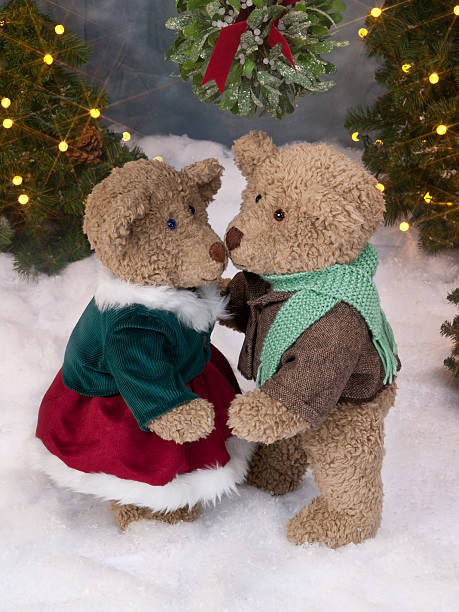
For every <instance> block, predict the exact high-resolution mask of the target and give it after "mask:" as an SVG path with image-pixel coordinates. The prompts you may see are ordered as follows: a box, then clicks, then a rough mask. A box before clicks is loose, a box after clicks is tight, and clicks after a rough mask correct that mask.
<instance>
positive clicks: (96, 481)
mask: <svg viewBox="0 0 459 612" xmlns="http://www.w3.org/2000/svg"><path fill="white" fill-rule="evenodd" d="M226 446H227V449H228V452H229V454H230V457H231V459H230V460H229V461H228V463H227V464H226V465H224V466H223V467H216V468H210V469H201V470H195V471H194V472H189V473H187V474H179V475H178V476H176V477H175V478H174V480H172V481H171V482H169V483H167V484H166V485H164V486H152V485H149V484H147V483H145V482H138V481H135V480H125V479H123V478H118V477H117V476H113V475H112V474H105V473H103V472H99V473H92V474H87V473H85V472H80V471H79V470H74V469H73V468H70V467H69V466H68V465H66V464H65V463H64V462H63V461H61V459H59V458H58V457H56V456H55V455H52V454H51V453H50V452H49V451H48V450H47V448H46V447H45V446H44V444H43V443H42V442H41V440H39V439H38V438H34V439H33V440H31V441H30V460H31V464H32V467H33V468H34V469H36V470H38V471H41V472H44V473H45V474H47V475H48V476H49V477H50V478H51V480H52V481H53V482H55V483H56V484H57V485H59V486H61V487H65V488H68V489H71V490H72V491H75V492H77V493H85V494H88V495H95V496H96V497H99V498H101V499H104V500H114V501H118V502H119V503H121V504H135V505H136V506H142V507H146V508H151V510H152V511H153V512H172V511H174V510H177V509H178V508H184V507H185V506H189V507H190V508H191V507H193V506H194V505H195V504H197V503H199V502H201V503H203V504H206V503H216V502H217V501H219V500H220V498H221V497H222V496H223V495H227V494H230V493H235V492H236V491H237V488H236V485H237V484H240V483H241V482H243V481H244V479H245V476H246V473H247V469H248V464H249V461H250V458H251V456H252V453H253V451H254V449H255V446H256V445H255V444H254V443H253V442H247V441H245V440H240V439H239V438H236V437H234V436H233V437H231V438H229V439H228V440H227V441H226Z"/></svg>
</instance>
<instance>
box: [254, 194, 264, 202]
mask: <svg viewBox="0 0 459 612" xmlns="http://www.w3.org/2000/svg"><path fill="white" fill-rule="evenodd" d="M262 197H263V196H262V195H261V193H259V194H258V195H257V197H256V198H255V202H259V201H260V200H261V198H262Z"/></svg>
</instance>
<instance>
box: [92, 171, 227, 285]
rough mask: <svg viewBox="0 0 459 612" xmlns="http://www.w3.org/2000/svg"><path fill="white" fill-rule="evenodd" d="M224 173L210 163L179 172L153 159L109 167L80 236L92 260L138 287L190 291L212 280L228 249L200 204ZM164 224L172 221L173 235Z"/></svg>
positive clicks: (95, 191)
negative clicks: (83, 234)
mask: <svg viewBox="0 0 459 612" xmlns="http://www.w3.org/2000/svg"><path fill="white" fill-rule="evenodd" d="M222 171H223V168H222V167H221V166H220V165H219V163H218V162H217V160H215V159H208V160H204V161H202V162H198V163H197V164H193V165H192V166H189V167H188V168H184V169H183V170H182V171H181V172H178V171H177V170H175V169H174V168H172V167H171V166H169V165H167V164H165V163H163V162H160V161H157V160H148V161H147V160H137V161H133V162H128V163H127V164H125V165H124V166H123V167H122V168H114V169H113V170H112V172H111V174H110V176H109V177H107V178H106V179H105V180H103V181H102V182H101V183H99V184H98V185H96V187H95V188H94V189H93V191H92V193H91V195H90V196H89V197H88V203H87V205H86V214H85V219H84V231H85V232H86V234H87V235H88V238H89V241H90V243H91V246H92V248H93V249H95V251H96V253H97V257H98V258H99V259H100V261H101V262H102V263H103V264H104V265H105V266H106V267H107V268H108V269H109V270H111V271H112V272H113V274H114V275H115V276H117V277H118V278H120V279H122V280H124V281H127V282H129V283H135V284H138V285H152V284H157V285H170V286H172V287H195V286H200V285H205V284H207V283H210V282H214V281H216V280H217V279H218V278H219V277H220V276H221V273H222V272H223V270H224V269H225V266H226V252H225V248H224V245H223V244H222V243H221V241H220V239H219V238H218V236H217V234H215V232H214V231H213V230H212V229H211V227H210V225H209V223H208V220H207V212H206V207H207V205H208V204H209V202H210V201H211V200H212V197H213V195H214V194H215V193H216V192H217V191H218V189H219V187H220V183H221V181H220V177H221V173H222ZM190 206H192V207H193V208H194V209H195V211H196V212H195V215H193V214H191V211H190V208H189V207H190ZM169 219H174V220H175V221H176V223H177V227H176V229H174V230H173V231H171V230H170V229H169V227H168V226H167V221H168V220H169ZM214 245H219V248H218V254H216V253H217V251H216V248H215V247H214V248H213V249H212V247H213V246H214Z"/></svg>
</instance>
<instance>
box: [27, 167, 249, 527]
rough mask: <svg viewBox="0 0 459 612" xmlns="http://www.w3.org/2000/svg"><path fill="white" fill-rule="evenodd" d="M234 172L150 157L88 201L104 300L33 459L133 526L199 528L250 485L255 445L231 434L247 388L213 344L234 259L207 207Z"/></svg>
mask: <svg viewBox="0 0 459 612" xmlns="http://www.w3.org/2000/svg"><path fill="white" fill-rule="evenodd" d="M222 170H223V168H222V167H221V166H220V165H219V163H218V162H217V160H215V159H206V160H204V161H199V162H196V163H194V164H192V165H190V166H187V167H185V168H183V169H182V170H181V171H177V170H175V169H174V168H173V167H171V166H169V165H168V164H166V163H165V162H164V161H162V159H161V158H156V159H154V160H144V159H141V160H137V161H132V162H128V163H126V164H125V165H124V166H123V167H121V168H115V169H113V170H112V172H111V174H110V175H109V176H108V177H107V178H105V179H104V180H103V181H102V182H101V183H99V184H98V185H96V187H95V188H94V189H93V191H92V193H91V195H90V196H89V197H88V201H87V206H86V210H85V216H84V228H83V229H84V231H85V233H86V234H87V236H88V238H89V241H90V244H91V247H92V248H93V249H94V251H95V254H96V257H97V259H98V265H99V272H98V278H97V282H96V289H95V294H94V297H93V299H92V300H91V301H90V303H89V305H88V306H87V308H86V310H85V311H84V313H83V314H82V315H81V318H80V319H79V321H78V323H77V324H76V326H75V328H74V330H73V332H72V334H71V336H70V339H69V342H68V344H67V348H66V351H65V357H64V362H63V366H62V369H61V370H60V371H59V372H58V374H57V376H56V378H55V380H54V382H53V383H52V385H51V386H50V388H49V389H48V391H47V392H46V394H45V396H44V398H43V401H42V403H41V406H40V410H39V415H38V424H37V429H36V439H35V448H34V462H35V465H36V467H37V468H38V469H40V470H42V471H44V472H45V473H47V474H48V475H49V476H50V477H51V479H52V480H54V481H55V482H56V483H57V484H58V485H61V486H64V487H67V488H69V489H71V490H73V491H77V492H80V493H86V494H92V495H95V496H97V497H99V498H101V499H105V500H109V501H110V502H111V506H112V509H113V512H114V516H115V519H116V520H117V522H118V523H119V525H120V527H121V528H122V529H124V528H126V526H127V525H128V524H129V523H130V522H132V521H135V520H138V519H142V518H146V519H159V520H162V521H165V522H168V523H176V522H179V521H192V520H194V519H196V518H197V517H198V516H199V513H200V508H201V504H203V503H206V502H212V501H215V500H217V499H219V498H220V497H221V496H222V495H223V494H225V493H228V492H231V491H233V490H234V489H235V487H236V485H237V484H238V483H239V482H241V481H242V480H243V479H244V477H245V472H246V469H247V465H248V460H249V457H250V454H251V450H250V444H248V443H247V442H245V441H242V440H238V439H237V438H235V437H234V436H231V432H230V430H229V428H228V425H227V417H228V414H227V411H228V406H229V404H230V402H231V400H232V399H233V398H234V396H235V394H236V392H238V391H239V387H238V385H237V382H236V379H235V376H234V373H233V372H232V370H231V368H230V366H229V364H228V362H227V361H226V359H225V358H224V357H223V355H222V354H221V353H220V352H219V351H218V350H217V349H216V348H215V347H213V346H212V345H211V344H210V334H211V331H212V328H213V325H214V323H215V322H216V320H217V319H218V318H224V317H225V298H222V297H221V295H220V291H219V289H218V284H217V283H218V280H219V279H220V276H221V273H222V272H223V270H224V268H225V266H226V262H227V256H226V249H225V246H224V244H223V243H222V242H221V240H220V239H219V238H218V236H217V235H216V234H215V233H214V231H213V230H212V229H211V227H210V225H209V223H208V218H207V210H206V209H207V206H208V204H209V203H210V202H211V201H212V199H213V196H214V195H215V193H216V192H217V191H218V189H219V188H220V184H221V178H220V177H221V173H222Z"/></svg>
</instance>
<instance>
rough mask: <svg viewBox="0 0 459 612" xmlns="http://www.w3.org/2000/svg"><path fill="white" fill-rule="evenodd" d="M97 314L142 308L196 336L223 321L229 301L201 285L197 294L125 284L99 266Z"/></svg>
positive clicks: (216, 288) (166, 287)
mask: <svg viewBox="0 0 459 612" xmlns="http://www.w3.org/2000/svg"><path fill="white" fill-rule="evenodd" d="M94 298H95V301H96V304H97V307H98V308H99V310H108V309H109V308H125V307H127V306H130V305H131V304H141V305H142V306H146V307H147V308H150V309H152V310H167V311H168V312H173V313H174V314H175V316H176V317H177V318H178V320H179V321H180V322H181V323H182V324H183V325H186V326H187V327H191V328H192V329H195V330H196V331H197V332H200V333H201V332H206V331H208V330H209V328H210V327H211V326H212V325H214V324H215V322H216V321H217V319H226V318H228V317H229V314H228V313H227V312H226V310H225V308H226V304H227V301H228V298H226V297H222V296H221V295H220V292H219V290H218V287H217V285H204V286H202V287H198V288H197V289H196V291H191V290H189V289H176V288H175V287H169V286H160V285H151V286H142V285H135V284H131V283H127V282H126V281H123V280H121V279H119V278H117V277H116V276H114V275H113V274H112V273H111V272H110V270H108V269H107V268H105V267H104V266H103V265H102V264H100V268H99V278H98V282H97V288H96V292H95V295H94Z"/></svg>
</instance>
